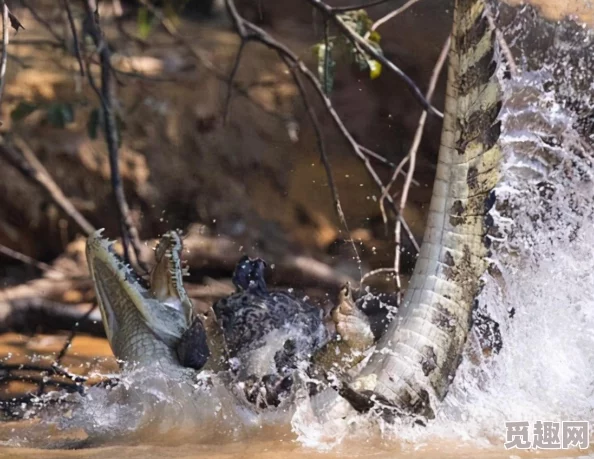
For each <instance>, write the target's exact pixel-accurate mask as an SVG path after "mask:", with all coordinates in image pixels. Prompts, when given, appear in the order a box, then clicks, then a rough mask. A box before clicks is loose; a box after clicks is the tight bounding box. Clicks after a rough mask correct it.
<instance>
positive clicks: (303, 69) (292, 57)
mask: <svg viewBox="0 0 594 459" xmlns="http://www.w3.org/2000/svg"><path fill="white" fill-rule="evenodd" d="M225 4H226V6H227V10H228V12H229V15H230V16H231V19H232V21H233V24H234V27H235V29H236V31H237V33H238V34H239V36H240V38H241V40H242V41H245V42H248V41H255V42H258V43H261V44H263V45H264V46H266V47H268V48H269V49H271V50H273V51H275V52H276V53H277V54H278V56H279V57H280V59H281V60H282V61H283V62H284V63H285V64H286V65H287V67H288V69H289V71H291V73H293V74H300V75H302V76H304V77H305V78H306V79H307V80H308V81H309V82H310V84H311V86H312V87H313V88H314V89H315V91H316V93H317V94H318V96H319V98H320V99H321V101H322V102H323V104H324V106H325V108H326V111H327V112H328V114H329V115H330V116H331V118H332V120H333V122H334V124H335V125H336V127H337V128H338V129H339V131H340V133H341V134H342V136H343V137H344V138H345V140H346V141H347V142H348V144H349V145H350V147H351V149H352V150H353V152H354V153H355V155H356V156H357V158H359V159H360V160H361V161H362V162H363V165H364V166H365V169H366V170H367V172H368V174H369V175H370V176H371V178H372V179H373V181H374V182H375V183H376V185H377V186H378V188H379V189H380V190H381V192H382V194H384V193H385V190H386V189H385V187H384V184H383V182H382V180H381V179H380V177H379V176H378V175H377V172H376V171H375V169H374V168H373V166H372V165H371V163H370V162H369V158H368V155H367V154H366V153H365V152H364V151H363V148H362V147H361V145H359V143H358V142H357V141H356V140H355V139H354V137H353V136H352V134H351V133H350V132H349V130H348V129H347V128H346V126H345V124H344V122H343V121H342V119H341V118H340V116H339V115H338V113H337V112H336V110H335V108H334V106H333V104H332V102H331V100H330V98H329V97H328V96H327V94H326V92H325V91H324V88H323V86H322V84H321V83H320V81H319V80H318V78H317V77H316V76H315V75H314V74H313V72H312V71H311V70H309V68H308V67H307V66H306V65H305V63H304V62H303V61H302V60H301V59H299V57H298V56H297V55H296V54H295V53H294V52H293V51H292V50H291V49H289V48H288V47H287V46H285V45H284V44H283V43H281V42H279V41H278V40H275V39H274V38H272V37H271V36H270V35H269V34H268V33H267V32H266V31H264V30H263V29H261V28H260V27H258V26H256V25H255V24H253V23H251V22H250V21H248V20H246V19H244V18H243V17H242V16H240V14H239V13H238V11H237V8H236V7H235V3H234V1H233V0H226V1H225ZM304 102H306V105H308V111H309V109H310V107H311V104H307V100H304ZM314 127H315V123H314ZM321 154H322V155H323V153H321ZM329 183H330V184H331V183H333V182H332V181H331V180H330V178H329ZM333 196H334V198H335V201H336V196H337V193H336V190H333ZM386 199H387V201H388V203H389V204H390V209H391V210H392V212H393V213H394V215H395V216H396V218H397V220H398V221H400V222H401V224H402V227H403V228H404V230H405V232H406V234H407V236H408V238H409V239H410V241H411V243H412V245H413V247H414V248H415V249H416V250H417V251H418V250H419V244H418V243H417V241H416V240H415V237H414V236H413V234H412V231H411V230H410V228H409V226H408V224H407V223H406V221H405V220H404V218H403V217H402V215H401V214H400V213H399V212H398V208H397V206H396V203H395V202H394V199H393V198H392V197H391V196H390V195H389V194H388V196H387V198H386ZM337 211H338V208H337ZM339 216H340V214H339Z"/></svg>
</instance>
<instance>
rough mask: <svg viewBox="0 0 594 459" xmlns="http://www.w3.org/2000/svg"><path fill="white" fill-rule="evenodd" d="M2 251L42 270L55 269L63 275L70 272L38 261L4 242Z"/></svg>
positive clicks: (0, 245)
mask: <svg viewBox="0 0 594 459" xmlns="http://www.w3.org/2000/svg"><path fill="white" fill-rule="evenodd" d="M0 253H1V254H2V255H4V256H7V257H10V258H12V259H14V260H18V261H20V262H23V263H25V264H27V265H31V266H34V267H35V268H37V269H39V270H41V271H55V272H57V273H60V274H62V275H69V274H68V273H65V272H64V271H62V270H60V269H58V268H54V267H53V266H52V265H48V264H47V263H43V262H42V261H38V260H36V259H35V258H31V257H30V256H28V255H25V254H24V253H21V252H18V251H16V250H13V249H11V248H10V247H6V246H5V245H2V244H0Z"/></svg>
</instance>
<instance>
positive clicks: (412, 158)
mask: <svg viewBox="0 0 594 459" xmlns="http://www.w3.org/2000/svg"><path fill="white" fill-rule="evenodd" d="M450 42H451V39H450V37H448V39H447V40H446V42H445V43H444V45H443V48H442V49H441V53H440V55H439V58H438V59H437V62H436V64H435V67H434V68H433V73H432V74H431V79H430V80H429V88H428V89H427V100H429V101H430V100H431V99H432V98H433V93H434V92H435V87H436V86H437V81H438V79H439V75H440V73H441V69H442V68H443V65H444V63H445V61H446V59H447V57H448V52H449V50H450ZM426 120H427V110H425V111H423V113H422V114H421V117H420V118H419V124H418V126H417V131H416V132H415V137H414V139H413V143H412V145H411V147H410V151H409V152H408V155H407V157H408V158H409V162H410V165H409V167H408V174H406V180H405V182H404V186H403V187H402V195H401V196H400V203H399V207H398V211H399V212H400V214H402V212H404V208H405V207H406V202H407V200H408V192H409V190H410V184H411V182H412V176H413V174H414V173H415V167H416V161H417V151H418V149H419V146H420V145H421V139H422V138H423V130H424V129H425V122H426ZM394 172H395V173H394V176H396V171H394ZM401 231H402V229H401V224H400V221H397V222H396V227H395V229H394V241H395V249H394V250H395V253H394V272H395V279H396V288H397V293H398V302H399V303H400V301H401V298H400V292H401V291H402V281H401V279H400V253H401Z"/></svg>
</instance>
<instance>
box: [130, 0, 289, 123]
mask: <svg viewBox="0 0 594 459" xmlns="http://www.w3.org/2000/svg"><path fill="white" fill-rule="evenodd" d="M138 1H139V3H140V4H142V5H143V6H144V7H145V8H146V9H147V10H149V11H150V12H151V13H152V14H154V15H155V17H156V18H157V19H158V20H159V22H160V24H161V26H162V27H163V29H164V30H165V32H167V34H168V35H169V36H170V37H171V38H173V39H174V40H175V41H176V42H177V43H178V44H180V45H182V46H183V47H184V48H185V49H186V50H187V51H188V52H189V53H190V54H191V55H192V56H193V57H194V59H196V61H197V62H198V63H200V65H202V66H203V67H204V68H205V69H206V70H208V71H209V72H210V73H212V74H213V75H214V76H215V78H217V79H218V80H220V81H221V82H224V83H226V84H228V85H229V86H230V87H231V88H233V90H235V91H237V93H238V94H239V95H241V96H243V97H245V98H246V99H247V100H249V101H250V102H251V103H252V104H254V106H256V107H257V108H259V109H260V110H262V111H263V112H264V113H266V114H267V115H271V116H274V117H276V118H280V119H281V120H282V121H284V122H285V123H288V122H291V121H293V119H292V118H290V117H287V116H284V115H282V114H279V113H276V112H273V111H271V110H269V109H268V108H267V107H265V106H264V105H262V104H261V103H259V102H257V101H255V100H254V99H252V98H251V97H250V94H249V92H248V90H247V89H246V88H244V87H242V86H241V85H240V84H239V83H237V82H236V81H233V80H231V81H230V79H229V77H228V76H227V75H226V74H225V72H223V71H222V70H221V69H219V68H218V67H217V66H216V65H215V64H214V63H213V62H212V61H211V60H210V59H208V57H206V56H205V55H204V53H201V52H200V51H198V50H197V49H196V48H195V47H194V46H192V44H191V43H190V42H189V41H188V40H186V39H185V38H184V37H182V36H181V35H180V34H179V33H178V32H177V30H176V28H175V25H174V24H173V23H172V22H171V20H170V19H168V18H167V17H165V16H164V15H163V13H162V12H161V11H159V9H157V8H155V6H154V5H152V4H151V3H150V2H149V1H147V0H138Z"/></svg>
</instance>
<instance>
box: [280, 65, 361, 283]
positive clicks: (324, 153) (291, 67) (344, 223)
mask: <svg viewBox="0 0 594 459" xmlns="http://www.w3.org/2000/svg"><path fill="white" fill-rule="evenodd" d="M281 58H282V59H283V61H284V62H285V65H286V66H287V67H288V68H289V70H290V71H291V74H292V75H293V79H294V80H295V84H296V85H297V87H298V88H299V93H300V94H301V98H302V99H303V103H304V104H305V106H306V107H307V113H308V115H309V119H310V120H311V122H312V124H313V126H314V130H315V132H316V139H317V142H318V150H319V151H320V157H321V159H322V164H323V165H324V170H325V171H326V177H327V180H328V186H329V188H330V192H331V194H332V200H333V202H334V209H335V210H336V213H337V214H338V218H339V220H340V223H341V225H342V226H343V227H344V230H345V232H346V240H347V241H348V242H349V243H350V244H351V246H352V248H353V253H354V255H355V260H356V261H357V267H358V268H359V273H360V275H361V276H363V270H362V268H361V257H360V256H359V251H358V250H357V246H356V244H355V241H354V240H353V238H352V236H351V231H350V230H349V225H348V223H347V221H346V216H345V215H344V211H343V210H342V205H341V204H340V196H339V194H338V188H337V187H336V183H335V182H334V174H333V173H332V166H331V164H330V159H329V158H328V153H327V151H326V144H325V142H324V135H323V133H322V128H321V125H320V121H319V120H318V117H317V115H316V112H315V110H314V107H313V105H312V104H311V102H310V100H309V96H308V95H307V90H306V89H305V86H304V85H303V82H302V81H301V78H300V77H299V73H297V70H296V69H295V64H294V63H292V62H290V61H289V59H288V58H286V57H285V56H281Z"/></svg>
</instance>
